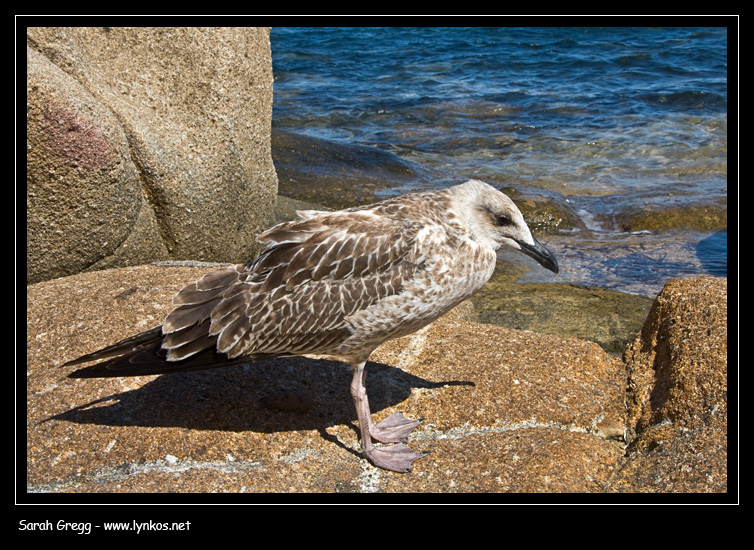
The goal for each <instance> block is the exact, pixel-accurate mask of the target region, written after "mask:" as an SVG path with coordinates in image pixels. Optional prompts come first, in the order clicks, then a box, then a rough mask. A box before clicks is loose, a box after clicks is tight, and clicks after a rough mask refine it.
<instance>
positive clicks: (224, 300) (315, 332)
mask: <svg viewBox="0 0 754 550" xmlns="http://www.w3.org/2000/svg"><path fill="white" fill-rule="evenodd" d="M421 227H422V226H421V224H419V223H416V222H411V221H405V220H395V219H389V218H384V217H381V216H378V215H376V214H374V213H372V212H369V211H360V212H334V213H323V214H321V215H316V216H310V217H308V218H307V219H304V220H302V221H296V222H288V223H284V224H280V225H278V226H276V227H274V228H272V229H270V230H269V231H267V232H265V233H263V234H262V235H260V236H259V239H258V240H259V241H260V242H262V243H263V244H265V245H267V248H266V250H265V251H264V252H263V253H262V254H261V255H260V256H259V257H258V258H257V259H256V260H254V261H253V262H251V263H249V264H246V265H237V266H233V267H227V268H223V269H220V270H217V271H214V272H211V273H209V274H207V275H205V276H204V277H202V278H201V279H199V280H198V281H197V282H196V283H194V284H192V285H189V286H187V287H186V288H184V289H183V290H181V291H180V292H179V293H178V294H177V295H176V296H175V298H174V300H173V302H174V305H176V306H178V307H176V309H175V310H174V311H173V312H171V313H170V314H169V315H168V317H167V318H166V320H165V323H164V324H163V333H164V337H163V341H162V347H163V348H164V349H167V350H168V353H167V359H168V360H169V361H178V360H182V359H185V358H188V357H190V356H192V355H193V354H196V353H199V352H201V351H202V350H205V349H207V348H208V347H210V346H212V347H214V346H215V344H216V346H217V350H218V351H220V352H222V353H224V354H226V356H227V357H228V358H229V359H233V358H237V357H241V356H250V357H252V358H254V357H257V356H274V355H296V354H300V353H316V352H323V353H324V352H326V351H327V350H328V349H331V348H332V346H333V345H334V344H337V343H338V342H341V341H343V340H344V339H345V338H346V337H347V336H348V335H349V334H350V327H349V325H348V322H347V318H348V316H349V315H351V314H353V313H354V312H356V311H359V310H361V309H364V308H366V307H368V306H369V305H371V304H373V303H375V302H376V301H377V300H379V299H380V298H383V297H385V296H389V295H391V294H395V293H398V292H400V290H401V289H402V288H403V285H404V284H405V282H406V281H407V280H409V279H411V278H413V277H414V276H415V274H416V272H417V271H419V270H421V269H423V267H422V263H423V258H422V257H421V256H420V255H419V254H418V253H417V252H416V248H415V238H416V235H417V233H418V231H419V230H420V229H421Z"/></svg>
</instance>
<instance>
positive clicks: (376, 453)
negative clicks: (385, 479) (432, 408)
mask: <svg viewBox="0 0 754 550" xmlns="http://www.w3.org/2000/svg"><path fill="white" fill-rule="evenodd" d="M365 365H366V361H364V362H361V363H358V364H356V365H354V366H353V379H352V380H351V397H353V404H354V406H355V407H356V415H357V417H358V419H359V429H360V431H361V447H362V451H363V452H364V456H365V457H366V458H367V459H368V460H369V462H371V463H372V464H374V465H375V466H377V467H378V468H384V469H385V470H392V471H394V472H401V473H403V472H408V471H410V470H411V463H412V462H413V461H414V460H417V459H419V458H421V457H423V456H424V453H420V452H417V451H412V450H411V449H409V448H408V447H406V446H405V445H404V444H403V443H398V444H396V445H389V446H386V447H376V446H375V445H374V443H373V442H372V439H373V438H374V439H376V440H377V441H381V442H388V443H389V442H395V441H405V439H406V438H407V437H408V434H409V433H410V432H411V430H413V429H414V428H415V427H416V426H417V425H418V424H419V421H411V420H408V419H406V418H404V417H403V415H402V414H400V413H395V414H392V415H390V416H389V417H387V418H386V419H385V420H383V421H382V422H380V423H379V424H372V417H371V416H372V415H371V411H370V410H369V400H368V398H367V390H366V387H365V385H364V380H365V379H366V370H365V369H364V366H365Z"/></svg>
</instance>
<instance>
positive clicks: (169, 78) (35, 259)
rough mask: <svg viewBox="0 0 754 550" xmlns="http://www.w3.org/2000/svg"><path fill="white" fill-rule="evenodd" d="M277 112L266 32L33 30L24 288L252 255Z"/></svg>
mask: <svg viewBox="0 0 754 550" xmlns="http://www.w3.org/2000/svg"><path fill="white" fill-rule="evenodd" d="M271 117H272V60H271V54H270V43H269V29H268V28H205V29H202V28H167V27H161V28H144V27H137V28H117V27H80V28H59V27H54V28H53V27H36V28H28V29H27V136H28V137H27V282H29V283H31V282H36V281H41V280H45V279H49V278H53V277H60V276H64V275H68V274H72V273H77V272H80V271H84V270H91V269H101V268H104V267H110V266H123V265H132V264H138V263H144V262H147V261H151V260H155V259H166V258H172V259H195V260H203V261H221V262H242V261H248V260H249V259H251V258H253V257H254V255H255V254H256V253H257V252H258V244H257V243H256V242H255V237H256V235H257V234H258V233H259V232H260V231H262V230H264V229H265V228H266V227H267V226H268V225H269V224H270V222H271V221H272V213H273V210H274V204H275V197H276V193H277V176H276V174H275V169H274V166H273V163H272V155H271V151H270V126H271Z"/></svg>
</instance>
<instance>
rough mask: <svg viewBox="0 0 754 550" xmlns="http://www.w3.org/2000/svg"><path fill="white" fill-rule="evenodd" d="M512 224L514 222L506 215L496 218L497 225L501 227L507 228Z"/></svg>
mask: <svg viewBox="0 0 754 550" xmlns="http://www.w3.org/2000/svg"><path fill="white" fill-rule="evenodd" d="M511 223H513V222H512V221H511V219H510V218H509V217H508V216H506V215H505V214H497V215H496V216H495V225H498V226H500V227H505V226H506V225H510V224H511Z"/></svg>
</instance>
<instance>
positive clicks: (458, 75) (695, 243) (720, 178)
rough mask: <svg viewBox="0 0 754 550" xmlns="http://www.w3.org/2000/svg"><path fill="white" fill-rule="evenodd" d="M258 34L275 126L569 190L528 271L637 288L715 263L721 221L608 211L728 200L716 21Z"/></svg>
mask: <svg viewBox="0 0 754 550" xmlns="http://www.w3.org/2000/svg"><path fill="white" fill-rule="evenodd" d="M271 45H272V54H273V72H274V78H275V84H274V105H273V126H275V127H276V128H279V129H284V130H289V131H293V132H298V133H301V134H306V135H310V136H315V137H320V138H325V139H330V140H334V141H340V142H343V143H355V144H360V145H367V146H370V147H375V148H380V149H383V150H387V151H390V152H392V153H394V154H396V155H398V156H400V157H402V158H405V159H409V160H412V161H415V162H418V163H420V164H422V165H425V166H428V167H431V168H433V169H435V170H437V172H438V173H441V174H443V177H440V178H438V179H437V181H435V182H433V183H432V185H435V186H437V187H445V186H448V185H452V184H454V183H460V182H463V181H465V180H466V179H469V178H476V179H481V180H484V181H488V182H490V183H492V184H494V185H498V186H512V187H516V188H518V189H520V190H522V191H526V192H531V193H539V194H544V195H550V196H555V197H557V198H558V200H561V201H564V202H565V203H566V204H568V205H569V207H571V208H572V209H573V211H574V212H576V213H577V214H578V215H579V216H580V218H581V220H582V222H583V226H582V227H581V228H579V229H574V230H571V231H567V232H561V233H560V234H547V235H543V236H542V240H543V242H545V243H546V244H547V245H548V247H550V248H551V249H552V250H553V252H554V253H555V254H556V256H558V259H559V261H560V265H561V273H560V274H559V275H557V276H555V275H553V274H551V273H549V272H546V273H545V272H544V270H532V272H531V276H530V279H531V280H537V279H541V280H547V281H553V282H555V281H557V282H574V283H579V284H587V285H591V284H593V285H598V286H602V287H606V288H614V289H618V290H623V291H627V292H635V293H641V294H648V295H650V294H654V293H656V292H658V291H659V290H660V289H661V288H662V285H663V284H664V282H665V281H666V280H667V279H669V278H674V277H688V276H694V275H703V274H712V275H717V276H726V275H727V232H719V231H718V232H712V231H697V230H694V229H693V228H691V227H674V228H669V229H666V230H662V231H652V232H650V231H642V232H636V233H627V232H625V231H621V230H620V229H619V228H617V227H616V225H615V223H611V222H610V220H612V219H614V218H615V216H617V215H619V214H620V213H621V212H625V211H627V210H630V209H631V208H650V207H660V208H668V207H675V206H681V207H682V206H685V205H689V204H698V203H705V204H707V203H710V202H715V201H717V204H723V205H725V204H726V201H727V193H728V182H727V101H728V100H727V97H728V96H727V86H728V84H727V71H728V61H727V48H728V40H727V29H726V28H724V27H719V28H717V27H710V28H685V27H679V28H619V27H609V28H576V27H564V28H557V27H542V28H513V27H498V28H493V27H476V28H460V27H450V28H448V27H442V28H441V27H420V28H397V27H295V28H286V27H275V28H273V29H272V31H271ZM736 187H737V186H736ZM411 190H413V189H411V188H410V186H405V185H404V186H402V187H401V186H396V188H395V189H392V190H390V191H391V193H404V192H409V191H411Z"/></svg>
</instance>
